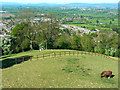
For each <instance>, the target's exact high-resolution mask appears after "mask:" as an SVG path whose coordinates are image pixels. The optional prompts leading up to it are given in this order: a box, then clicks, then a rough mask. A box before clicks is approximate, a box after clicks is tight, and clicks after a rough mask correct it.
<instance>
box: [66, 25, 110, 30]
mask: <svg viewBox="0 0 120 90" xmlns="http://www.w3.org/2000/svg"><path fill="white" fill-rule="evenodd" d="M68 25H75V26H78V27H81V26H82V27H84V26H85V28H86V29H89V30H92V29H93V28H95V29H99V30H111V29H110V28H103V27H100V26H93V25H87V24H68Z"/></svg>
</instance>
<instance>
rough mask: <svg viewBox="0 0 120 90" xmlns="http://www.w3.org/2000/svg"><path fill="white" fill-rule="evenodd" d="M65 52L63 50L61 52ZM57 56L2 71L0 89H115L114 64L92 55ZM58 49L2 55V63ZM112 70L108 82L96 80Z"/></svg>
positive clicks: (20, 64)
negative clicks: (103, 73)
mask: <svg viewBox="0 0 120 90" xmlns="http://www.w3.org/2000/svg"><path fill="white" fill-rule="evenodd" d="M62 51H66V50H62ZM67 51H70V52H71V54H70V56H69V54H64V53H63V54H61V56H59V55H58V56H57V55H56V56H55V57H49V56H48V57H46V58H40V59H38V60H37V58H33V59H32V60H30V59H28V60H26V61H24V63H23V62H21V63H19V64H14V65H13V66H11V67H7V68H3V69H2V86H3V88H117V87H118V62H117V61H115V60H111V59H109V58H105V57H104V56H101V55H99V56H98V55H96V56H95V54H93V55H92V54H91V55H89V54H81V52H79V55H77V54H73V51H71V50H67ZM53 52H61V51H60V50H53V51H51V50H47V51H46V50H44V51H42V52H39V51H38V50H35V51H34V50H33V51H29V52H23V53H19V54H17V55H11V56H3V61H5V60H8V59H9V60H10V59H11V60H12V59H14V58H16V57H17V58H18V57H21V56H31V55H32V56H33V55H38V54H39V55H40V54H43V53H44V54H45V53H53ZM105 70H111V71H113V75H112V77H111V78H110V79H106V78H105V77H103V78H100V74H101V72H103V71H105Z"/></svg>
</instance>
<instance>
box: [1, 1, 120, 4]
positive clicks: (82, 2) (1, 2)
mask: <svg viewBox="0 0 120 90" xmlns="http://www.w3.org/2000/svg"><path fill="white" fill-rule="evenodd" d="M0 3H21V4H73V3H74V4H77V3H78V4H79V3H81V2H70V3H49V2H48V3H47V2H0ZM82 3H83V4H118V3H120V1H119V2H118V3H113V2H108V3H107V2H98V3H89V2H82Z"/></svg>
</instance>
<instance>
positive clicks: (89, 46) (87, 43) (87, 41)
mask: <svg viewBox="0 0 120 90" xmlns="http://www.w3.org/2000/svg"><path fill="white" fill-rule="evenodd" d="M81 45H82V47H83V50H85V51H92V52H93V51H94V40H93V38H92V37H91V36H90V35H86V34H84V35H83V37H82V39H81Z"/></svg>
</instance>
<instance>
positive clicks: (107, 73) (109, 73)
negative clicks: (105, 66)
mask: <svg viewBox="0 0 120 90" xmlns="http://www.w3.org/2000/svg"><path fill="white" fill-rule="evenodd" d="M102 75H104V76H105V77H106V78H107V76H109V77H108V78H110V77H111V76H112V71H103V72H102V73H101V74H100V77H101V78H102Z"/></svg>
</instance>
